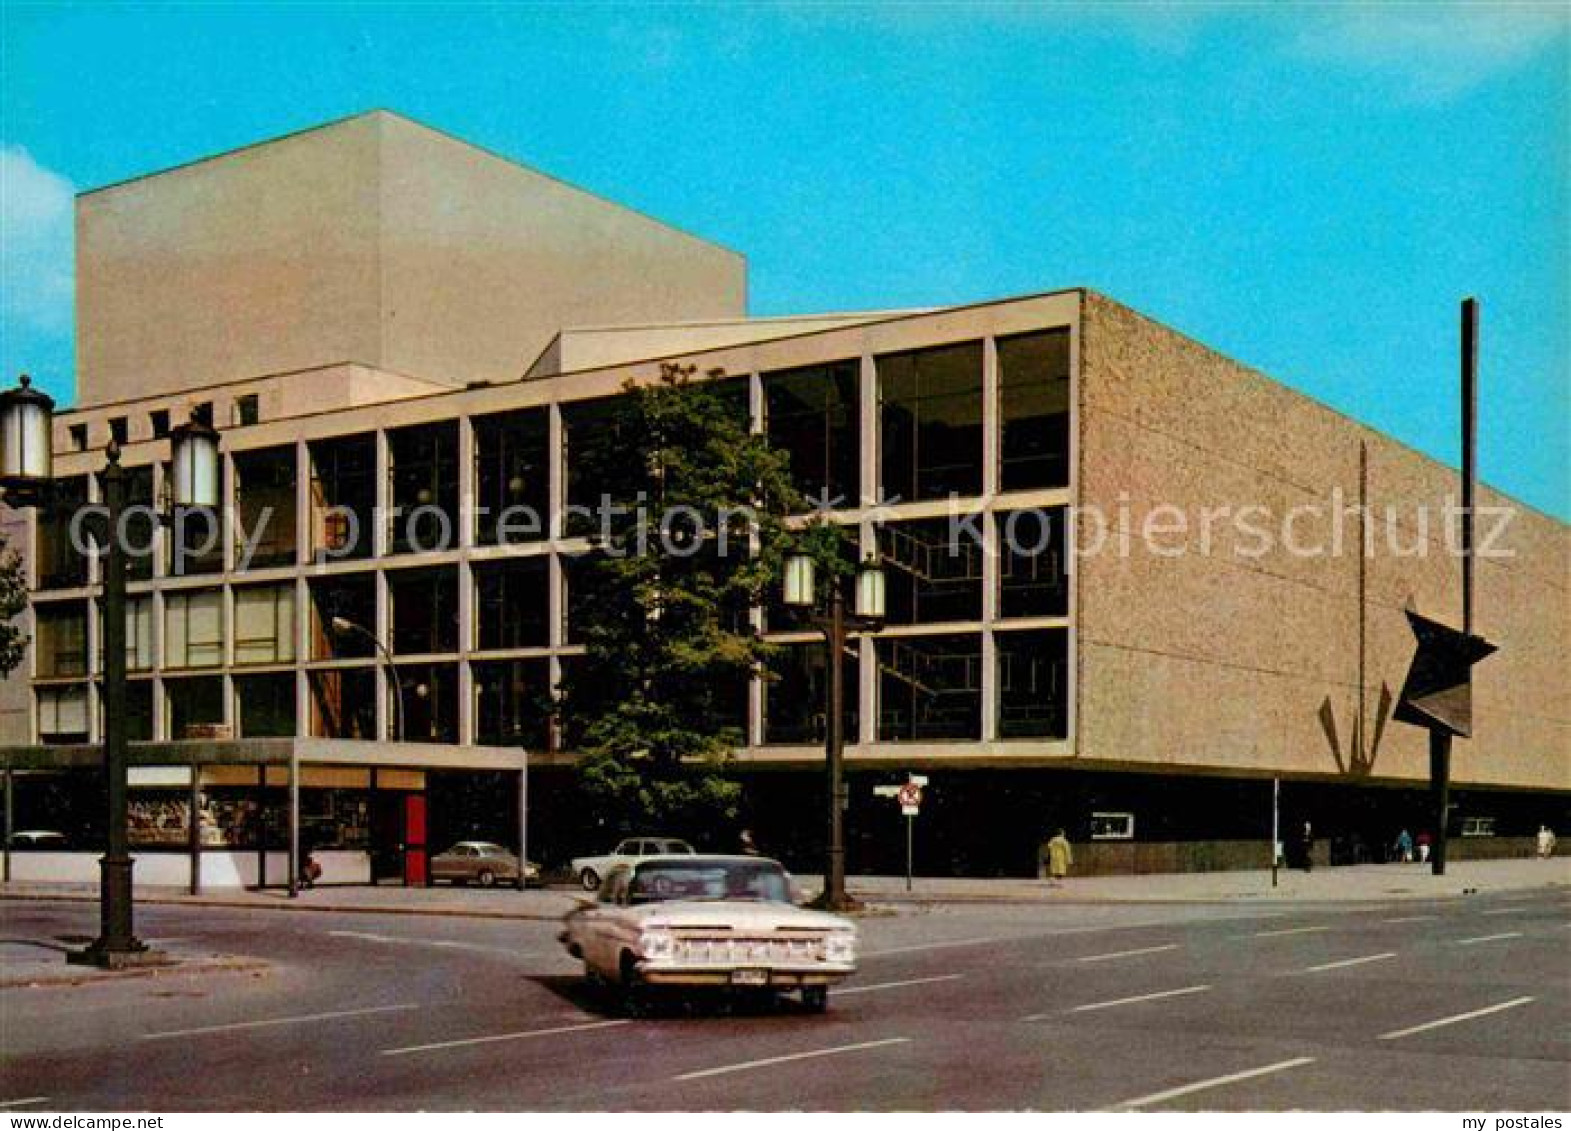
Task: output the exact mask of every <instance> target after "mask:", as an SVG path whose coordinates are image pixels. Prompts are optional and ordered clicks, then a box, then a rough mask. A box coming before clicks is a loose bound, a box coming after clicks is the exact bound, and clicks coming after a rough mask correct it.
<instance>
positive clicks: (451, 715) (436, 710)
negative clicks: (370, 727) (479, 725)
mask: <svg viewBox="0 0 1571 1131" xmlns="http://www.w3.org/2000/svg"><path fill="white" fill-rule="evenodd" d="M392 674H393V673H392V672H388V677H389V678H388V681H387V682H388V694H389V695H398V694H399V688H400V685H401V686H402V704H401V706H402V709H403V723H404V733H403V736H402V737H403V741H405V742H449V743H452V742H457V741H458V665H457V664H400V665H399V667H398V682H397V683H395V681H394V680H393V679H392ZM388 709H389V712H390V713H389V716H388V717H389V718H396V717H397V716H396V715H393V714H391V711H392V710H393V705H392V704H389V707H388Z"/></svg>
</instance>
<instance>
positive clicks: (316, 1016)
mask: <svg viewBox="0 0 1571 1131" xmlns="http://www.w3.org/2000/svg"><path fill="white" fill-rule="evenodd" d="M419 1008H420V1007H419V1006H418V1005H415V1004H412V1003H410V1004H404V1005H373V1006H368V1007H366V1008H365V1009H336V1010H333V1011H332V1012H329V1013H302V1014H299V1015H298V1016H295V1017H269V1018H266V1019H264V1020H261V1021H235V1022H232V1023H230V1024H227V1025H200V1026H198V1027H196V1028H194V1029H170V1030H168V1031H166V1032H162V1033H143V1034H142V1036H141V1039H142V1040H144V1041H162V1040H166V1039H168V1038H170V1037H194V1036H196V1035H198V1034H200V1033H227V1032H231V1031H235V1030H240V1029H266V1028H270V1027H272V1026H274V1025H297V1024H301V1023H303V1022H306V1021H331V1020H334V1019H336V1018H339V1017H365V1016H367V1015H369V1014H372V1013H400V1012H404V1011H406V1010H410V1009H419Z"/></svg>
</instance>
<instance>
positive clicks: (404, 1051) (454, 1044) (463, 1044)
mask: <svg viewBox="0 0 1571 1131" xmlns="http://www.w3.org/2000/svg"><path fill="white" fill-rule="evenodd" d="M630 1024H632V1022H630V1021H629V1020H627V1019H626V1018H622V1019H620V1020H617V1021H591V1022H588V1023H587V1024H584V1025H558V1026H557V1027H556V1028H554V1029H524V1030H522V1031H521V1032H517V1033H494V1034H492V1035H491V1036H488V1037H465V1038H464V1039H462V1040H457V1041H436V1042H434V1043H432V1044H429V1045H410V1046H408V1047H407V1048H400V1049H383V1050H382V1053H381V1055H383V1056H407V1055H409V1054H410V1053H413V1052H434V1051H435V1050H437V1049H460V1048H467V1047H468V1046H470V1045H492V1044H496V1043H497V1042H499V1041H522V1040H527V1039H528V1038H530V1037H551V1036H555V1035H557V1034H559V1033H583V1032H587V1031H588V1030H590V1029H610V1028H612V1027H613V1026H616V1025H630Z"/></svg>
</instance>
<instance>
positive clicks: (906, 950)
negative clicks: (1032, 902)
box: [862, 935, 1046, 958]
mask: <svg viewBox="0 0 1571 1131" xmlns="http://www.w3.org/2000/svg"><path fill="white" fill-rule="evenodd" d="M1038 937H1046V936H1037V935H1024V936H1022V938H1026V939H1031V938H1038ZM1004 941H1006V940H1005V939H1004V938H1003V937H1002V936H997V935H995V936H993V937H991V938H985V939H951V940H949V941H948V942H935V943H918V944H917V945H916V946H897V947H892V948H890V949H889V950H868V951H863V952H862V957H863V958H879V957H882V956H883V955H886V954H916V953H917V952H919V951H924V950H947V949H948V948H950V947H954V946H981V945H982V944H983V943H995V942H1004Z"/></svg>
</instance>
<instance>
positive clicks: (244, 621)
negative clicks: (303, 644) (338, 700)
mask: <svg viewBox="0 0 1571 1131" xmlns="http://www.w3.org/2000/svg"><path fill="white" fill-rule="evenodd" d="M294 658H295V587H294V586H293V585H253V586H247V587H246V588H243V589H236V590H235V663H236V664H289V663H293V662H294ZM291 733H292V732H291Z"/></svg>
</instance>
